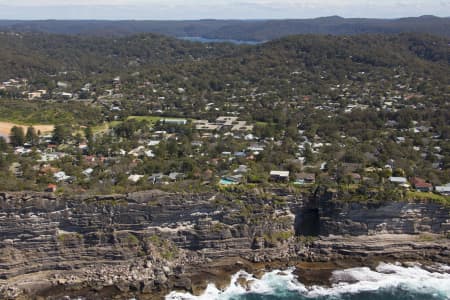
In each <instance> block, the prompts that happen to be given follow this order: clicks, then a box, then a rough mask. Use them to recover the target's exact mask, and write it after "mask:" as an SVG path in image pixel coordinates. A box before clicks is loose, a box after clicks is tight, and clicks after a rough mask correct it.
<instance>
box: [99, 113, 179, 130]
mask: <svg viewBox="0 0 450 300" xmlns="http://www.w3.org/2000/svg"><path fill="white" fill-rule="evenodd" d="M161 119H172V120H183V118H171V117H160V116H129V117H128V118H127V120H137V121H147V122H149V123H150V124H156V123H157V122H158V121H159V120H161ZM120 123H122V121H112V122H108V123H104V124H101V125H98V126H95V127H93V128H92V130H93V131H94V133H99V132H103V131H105V130H108V129H109V128H113V127H115V126H117V125H119V124H120Z"/></svg>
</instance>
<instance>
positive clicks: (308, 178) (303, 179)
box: [294, 173, 316, 184]
mask: <svg viewBox="0 0 450 300" xmlns="http://www.w3.org/2000/svg"><path fill="white" fill-rule="evenodd" d="M315 182H316V174H314V173H298V174H295V181H294V184H313V183H315Z"/></svg>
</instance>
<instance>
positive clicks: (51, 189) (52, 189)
mask: <svg viewBox="0 0 450 300" xmlns="http://www.w3.org/2000/svg"><path fill="white" fill-rule="evenodd" d="M57 188H58V186H57V185H56V184H49V185H47V188H46V189H45V192H47V193H54V192H56V189H57Z"/></svg>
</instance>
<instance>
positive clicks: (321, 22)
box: [0, 15, 450, 41]
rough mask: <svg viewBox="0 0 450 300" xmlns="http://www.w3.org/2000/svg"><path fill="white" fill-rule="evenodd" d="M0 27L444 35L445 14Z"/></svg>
mask: <svg viewBox="0 0 450 300" xmlns="http://www.w3.org/2000/svg"><path fill="white" fill-rule="evenodd" d="M0 30H3V31H17V32H44V33H54V34H69V35H105V36H111V35H118V36H124V35H132V34H138V33H157V34H164V35H169V36H174V37H186V36H195V37H202V38H210V39H229V40H242V41H244V40H246V41H266V40H272V39H276V38H280V37H283V36H287V35H293V34H332V35H354V34H366V33H381V34H396V33H403V32H416V33H428V34H432V35H437V36H443V37H450V18H449V17H445V18H440V17H436V16H430V15H424V16H420V17H406V18H400V19H362V18H351V19H347V18H343V17H340V16H329V17H320V18H316V19H286V20H216V19H202V20H194V21H133V20H126V21H100V20H79V21H77V20H70V21H69V20H67V21H65V20H41V21H20V20H0Z"/></svg>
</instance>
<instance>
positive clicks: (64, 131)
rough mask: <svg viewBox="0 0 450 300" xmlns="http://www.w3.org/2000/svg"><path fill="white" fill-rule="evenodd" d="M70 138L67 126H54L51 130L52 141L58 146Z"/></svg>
mask: <svg viewBox="0 0 450 300" xmlns="http://www.w3.org/2000/svg"><path fill="white" fill-rule="evenodd" d="M70 136H71V130H70V128H69V127H67V125H56V126H55V129H53V141H54V142H55V143H58V144H62V143H64V141H65V140H67V139H68V138H69V137H70Z"/></svg>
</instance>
